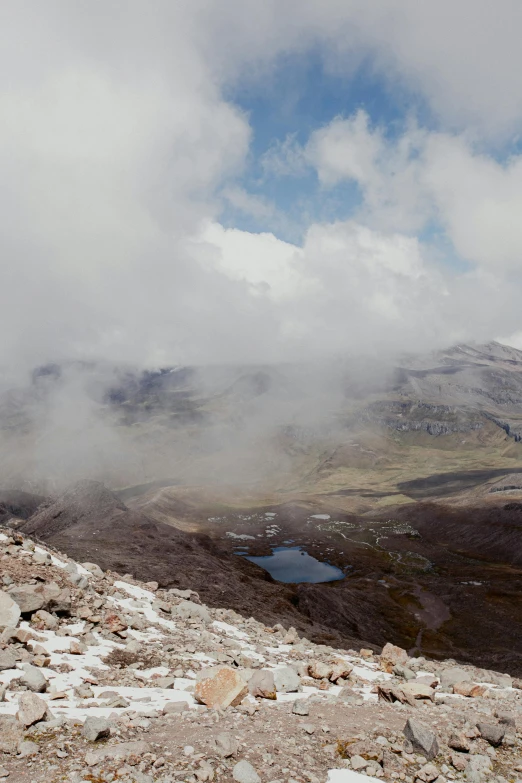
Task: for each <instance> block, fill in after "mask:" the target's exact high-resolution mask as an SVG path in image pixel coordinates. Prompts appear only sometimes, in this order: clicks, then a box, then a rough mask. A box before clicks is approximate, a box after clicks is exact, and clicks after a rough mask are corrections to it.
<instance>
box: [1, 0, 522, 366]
mask: <svg viewBox="0 0 522 783" xmlns="http://www.w3.org/2000/svg"><path fill="white" fill-rule="evenodd" d="M519 14H520V10H519V8H518V5H517V4H515V3H513V2H508V0H501V2H500V3H497V4H496V6H495V8H493V7H492V6H491V7H490V6H487V4H486V5H485V4H478V5H477V4H476V3H472V2H471V1H470V0H459V2H457V3H455V2H452V3H449V2H448V1H447V0H443V1H442V2H440V3H437V4H436V6H434V5H433V6H427V5H426V4H418V3H415V2H413V0H411V1H410V0H392V2H390V3H387V4H379V5H375V4H368V3H366V2H362V0H343V2H339V0H325V1H323V2H321V3H319V2H318V1H317V0H304V2H297V0H278V2H275V0H267V2H265V3H259V2H257V1H256V2H254V1H253V0H241V2H240V0H226V1H225V2H220V3H217V2H215V0H195V1H194V2H191V3H185V4H184V3H171V2H167V0H155V2H153V3H152V4H151V5H149V6H147V8H145V6H144V5H143V3H142V2H137V1H133V0H130V2H128V3H125V4H123V5H122V4H121V3H117V2H111V0H108V2H106V3H103V4H93V3H83V2H78V3H74V4H70V3H66V2H63V1H62V0H50V2H48V3H46V4H45V5H43V4H41V3H37V2H31V1H29V2H27V3H23V4H17V3H12V4H9V3H8V4H7V5H6V6H4V8H3V9H2V16H3V21H2V25H1V27H0V115H1V117H2V121H1V124H0V209H1V212H2V221H1V227H0V252H1V254H2V283H3V284H2V309H1V313H2V321H3V323H2V335H3V339H2V344H1V347H0V364H1V365H2V366H3V367H4V368H5V371H6V372H7V371H8V370H10V369H12V368H13V367H14V366H15V365H16V366H17V367H20V368H22V369H23V368H28V367H32V366H34V364H36V363H40V362H45V361H49V360H52V359H58V360H60V359H63V358H70V357H80V358H104V359H108V360H111V361H127V362H135V363H140V364H148V365H159V364H169V363H194V362H196V363H208V362H231V361H232V362H233V361H235V362H245V361H254V360H259V361H271V360H280V359H283V358H286V359H287V358H293V357H299V358H306V356H307V355H321V354H324V353H325V352H326V353H331V352H335V351H345V350H349V349H350V350H353V349H354V348H357V347H358V348H360V349H361V350H365V349H367V348H368V346H376V345H382V346H386V347H387V348H391V347H392V346H396V347H397V348H398V349H404V348H412V347H419V348H420V347H429V346H430V345H432V344H435V343H443V342H448V341H451V340H452V339H453V337H454V336H457V335H458V336H461V337H462V336H463V337H465V338H467V339H469V338H471V337H477V338H480V337H482V336H487V335H486V334H485V333H486V332H487V330H491V329H493V328H494V329H495V333H498V332H499V331H503V332H504V333H509V332H510V331H512V332H514V331H516V329H517V324H516V323H515V322H514V318H513V314H512V313H511V311H509V310H508V308H506V307H504V306H502V307H497V303H498V301H500V300H503V301H509V297H510V296H511V294H510V293H509V292H510V290H511V289H509V286H508V282H509V281H508V282H505V281H504V279H499V280H497V281H496V283H495V286H496V287H495V289H494V290H493V291H492V289H491V278H490V277H489V276H488V275H489V270H491V267H492V266H493V264H494V263H495V259H497V260H498V262H499V263H501V264H502V265H503V267H504V268H505V269H506V270H508V271H509V272H514V271H516V269H517V265H518V258H519V253H520V249H522V248H521V243H522V236H520V230H519V227H518V225H517V221H516V215H517V213H518V212H519V205H520V190H521V188H522V175H521V174H520V171H521V166H520V164H519V161H518V159H517V158H514V159H512V160H510V161H509V162H508V163H507V164H505V165H502V164H499V163H497V162H495V161H494V160H493V159H492V158H488V157H487V156H486V155H484V154H478V153H477V152H475V147H474V146H473V145H472V143H471V141H470V139H471V138H474V139H477V138H480V139H492V138H504V137H505V134H507V133H514V132H516V131H518V130H519V127H520V124H521V122H522V104H521V103H520V101H519V99H518V98H517V97H516V96H517V95H518V92H519V91H518V89H515V88H517V87H518V73H519V70H520V67H519V66H520V62H519V60H520V58H522V54H520V47H519V45H518V39H517V30H518V26H517V25H516V24H515V23H514V22H513V20H516V19H517V18H518V16H519ZM486 46H487V52H488V56H486V57H485V56H484V50H485V47H486ZM312 47H313V48H314V49H315V50H319V51H320V52H321V55H322V57H323V58H324V61H325V63H326V66H327V67H328V68H330V69H331V70H332V71H335V70H342V71H343V72H344V73H346V74H350V73H353V72H354V69H355V68H356V67H357V66H358V65H359V64H360V63H361V62H362V60H363V59H368V58H370V60H371V61H372V63H373V67H374V69H375V71H376V72H378V73H380V74H381V75H382V78H389V79H392V80H396V81H397V82H400V83H401V84H403V85H409V86H410V87H413V88H414V89H415V90H418V91H419V93H420V94H421V96H422V99H423V100H424V101H425V102H426V103H427V104H428V105H429V106H430V107H431V110H432V111H433V113H434V115H436V116H437V117H438V118H439V120H440V123H441V124H444V123H446V124H447V126H448V127H447V128H446V129H440V130H438V132H437V133H435V132H433V131H430V132H428V131H424V130H422V129H419V128H418V127H417V126H416V125H415V124H414V123H412V124H411V126H410V128H409V129H408V131H407V132H406V133H404V134H403V135H402V136H401V138H400V139H399V140H397V141H394V142H392V143H390V141H389V140H387V136H386V133H385V132H384V130H383V129H379V128H375V127H372V125H371V123H370V121H369V119H368V118H367V116H366V115H365V114H364V113H363V112H359V113H357V114H355V115H354V116H353V117H351V118H337V119H333V121H332V123H331V124H329V125H328V127H326V128H324V129H320V130H318V131H316V132H315V133H313V134H312V136H311V138H310V141H309V143H308V144H307V145H305V146H304V147H299V146H298V145H297V146H296V144H295V142H292V143H288V144H287V145H286V149H282V151H280V152H282V154H279V156H277V155H275V156H272V158H270V156H268V157H267V158H266V159H265V168H266V170H267V171H269V170H270V171H271V172H272V173H273V172H274V170H275V169H277V166H278V165H279V166H280V167H281V166H282V165H283V163H285V165H287V167H288V168H289V169H290V170H294V171H295V170H297V169H299V167H302V166H314V167H315V169H316V170H317V172H318V175H319V177H320V179H321V182H322V184H323V186H324V187H325V188H327V187H331V186H333V185H335V184H336V183H338V182H340V181H342V180H343V179H346V178H350V179H352V180H356V181H357V182H358V183H359V184H360V186H361V189H362V191H363V194H364V204H363V206H362V208H361V210H360V211H359V213H358V214H357V215H356V216H354V218H353V219H352V220H348V221H340V222H337V223H329V224H324V225H323V224H319V223H313V224H311V225H310V226H309V227H308V230H307V231H306V232H305V237H304V240H303V243H302V245H301V246H300V247H297V246H294V245H291V244H290V243H285V242H282V241H281V240H280V239H278V238H277V237H275V236H274V235H271V234H270V233H264V234H252V233H248V232H244V231H240V230H239V229H235V228H227V229H225V228H224V227H222V226H221V225H220V224H219V214H220V210H221V207H222V202H223V199H225V200H227V201H228V202H229V203H230V204H232V205H233V206H235V207H236V208H237V209H240V210H242V211H243V212H246V213H248V214H251V215H254V216H256V217H257V218H259V219H263V218H264V217H266V218H271V219H272V218H273V217H274V216H273V206H272V205H271V204H270V202H268V201H267V200H265V199H262V198H259V197H257V196H256V197H254V196H252V195H251V194H249V193H248V192H247V191H245V189H244V188H242V187H240V186H239V185H238V184H237V178H238V176H240V175H241V172H242V170H243V167H244V166H245V163H246V161H247V160H248V156H249V154H251V152H250V144H251V137H252V128H251V126H250V120H249V118H248V117H247V116H246V115H244V114H243V113H242V111H241V110H240V109H239V108H238V107H237V106H235V105H234V104H233V102H232V101H231V100H230V98H228V97H227V96H229V95H230V94H231V93H230V88H231V87H232V86H233V85H234V84H235V83H236V82H237V81H238V80H240V79H251V80H252V81H253V82H256V83H259V81H260V80H261V81H262V80H263V78H264V77H265V76H266V74H267V72H269V71H270V70H271V69H273V68H275V67H276V64H277V62H278V58H279V57H281V56H285V55H287V54H291V53H295V52H305V51H306V50H307V49H309V48H312ZM462 128H465V129H467V135H466V136H463V135H459V134H460V131H461V129H462ZM450 129H458V132H457V131H455V132H450ZM470 129H471V130H470ZM470 134H471V135H470ZM274 167H275V168H274ZM279 173H284V172H283V170H282V169H281V168H280V170H279ZM433 216H436V217H437V219H438V220H439V221H440V222H441V224H442V225H443V226H444V228H445V230H446V231H447V234H448V237H449V238H450V240H451V242H452V243H453V245H454V247H455V249H456V251H457V252H458V253H459V254H460V255H461V256H462V257H463V258H465V259H466V260H469V261H470V262H471V263H472V265H474V266H473V268H472V270H471V271H470V272H469V273H466V274H465V275H462V274H459V273H455V272H451V271H449V270H447V269H443V268H442V267H441V264H440V259H438V258H437V256H436V254H435V252H434V250H433V249H432V248H431V247H430V246H429V245H427V244H426V243H423V242H422V239H419V238H418V236H417V235H416V234H418V233H419V232H420V231H421V230H422V229H423V228H424V227H425V226H426V225H427V224H428V223H429V221H430V220H431V219H432V218H433ZM519 248H520V249H519ZM466 290H467V291H468V292H473V297H474V299H473V302H470V301H468V298H469V297H467V296H466V294H465V292H466ZM506 291H507V294H506ZM485 292H487V293H488V296H489V298H488V303H489V306H490V308H495V307H496V310H495V313H496V316H497V319H498V323H496V325H495V324H494V323H492V321H493V320H494V319H493V316H492V317H491V318H490V319H488V318H487V317H485V316H484V315H483V314H482V313H481V312H480V309H478V308H477V306H476V303H478V302H483V301H484V298H485ZM506 296H507V300H506V298H505V297H506ZM490 336H491V335H490Z"/></svg>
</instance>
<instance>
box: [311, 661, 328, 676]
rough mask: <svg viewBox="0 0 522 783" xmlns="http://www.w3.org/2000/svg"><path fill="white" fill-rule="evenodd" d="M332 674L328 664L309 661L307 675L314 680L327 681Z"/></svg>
mask: <svg viewBox="0 0 522 783" xmlns="http://www.w3.org/2000/svg"><path fill="white" fill-rule="evenodd" d="M332 673H333V666H332V664H330V663H323V662H322V661H310V663H309V664H308V674H309V675H310V677H313V678H314V680H329V679H330V676H331V674H332Z"/></svg>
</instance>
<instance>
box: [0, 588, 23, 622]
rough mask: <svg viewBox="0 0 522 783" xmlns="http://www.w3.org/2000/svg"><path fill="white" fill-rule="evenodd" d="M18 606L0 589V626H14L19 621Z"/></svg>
mask: <svg viewBox="0 0 522 783" xmlns="http://www.w3.org/2000/svg"><path fill="white" fill-rule="evenodd" d="M20 615H21V612H20V607H19V606H18V604H17V603H16V601H13V599H12V598H11V596H10V595H9V594H8V593H6V592H4V591H3V590H0V628H2V629H3V628H16V626H17V625H18V623H19V621H20Z"/></svg>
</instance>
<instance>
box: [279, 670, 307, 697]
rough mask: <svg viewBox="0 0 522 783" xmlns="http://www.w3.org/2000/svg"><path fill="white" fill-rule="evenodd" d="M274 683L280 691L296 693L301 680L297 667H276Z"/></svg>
mask: <svg viewBox="0 0 522 783" xmlns="http://www.w3.org/2000/svg"><path fill="white" fill-rule="evenodd" d="M274 683H275V687H276V691H277V692H278V693H295V691H297V690H299V685H300V684H301V680H300V678H299V675H298V674H297V672H296V671H295V669H293V668H292V667H291V666H283V667H281V668H280V669H274Z"/></svg>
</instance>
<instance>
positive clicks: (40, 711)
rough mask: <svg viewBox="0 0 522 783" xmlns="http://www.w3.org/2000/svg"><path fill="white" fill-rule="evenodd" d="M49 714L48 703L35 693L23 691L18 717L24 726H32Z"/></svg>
mask: <svg viewBox="0 0 522 783" xmlns="http://www.w3.org/2000/svg"><path fill="white" fill-rule="evenodd" d="M46 714H47V704H46V703H45V701H44V700H43V699H41V698H40V697H39V696H37V695H36V694H35V693H30V692H26V693H22V695H21V696H20V699H19V701H18V712H17V713H16V717H17V718H18V720H19V721H20V723H21V724H22V726H32V725H33V723H38V721H41V720H43V719H44V717H45V715H46Z"/></svg>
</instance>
